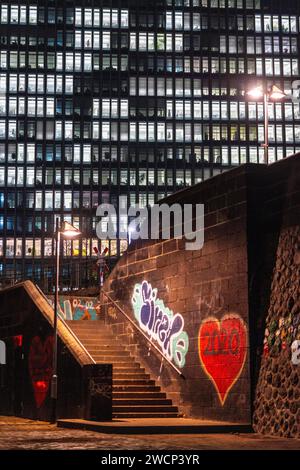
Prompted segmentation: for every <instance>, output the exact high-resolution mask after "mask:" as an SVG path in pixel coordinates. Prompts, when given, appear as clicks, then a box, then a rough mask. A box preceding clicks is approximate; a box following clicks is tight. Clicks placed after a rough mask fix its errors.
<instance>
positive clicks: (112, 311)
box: [107, 307, 118, 320]
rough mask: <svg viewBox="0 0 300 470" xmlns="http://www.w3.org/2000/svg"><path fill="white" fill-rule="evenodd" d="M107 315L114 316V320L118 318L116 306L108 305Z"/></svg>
mask: <svg viewBox="0 0 300 470" xmlns="http://www.w3.org/2000/svg"><path fill="white" fill-rule="evenodd" d="M107 315H108V316H109V317H110V318H112V319H113V320H116V319H117V318H118V315H117V311H116V309H115V307H108V312H107Z"/></svg>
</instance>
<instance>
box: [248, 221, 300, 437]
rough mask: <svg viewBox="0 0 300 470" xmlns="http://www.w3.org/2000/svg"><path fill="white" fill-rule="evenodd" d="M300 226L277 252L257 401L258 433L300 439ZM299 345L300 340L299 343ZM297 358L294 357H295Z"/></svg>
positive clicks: (287, 234)
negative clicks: (294, 347) (295, 350)
mask: <svg viewBox="0 0 300 470" xmlns="http://www.w3.org/2000/svg"><path fill="white" fill-rule="evenodd" d="M299 278H300V227H299V226H297V227H293V228H289V229H285V230H283V232H282V234H281V236H280V240H279V244H278V250H277V259H276V266H275V270H274V275H273V282H272V288H271V299H270V307H269V310H268V315H267V318H266V329H265V335H264V341H263V358H262V362H261V369H260V375H259V380H258V384H257V394H256V399H255V403H254V406H255V412H254V427H255V430H256V431H259V432H263V433H266V434H276V435H280V436H285V437H300V346H299V351H298V354H299V359H298V360H297V358H296V357H295V358H293V359H292V357H291V348H292V345H293V344H295V343H294V342H295V341H297V340H300V295H299ZM299 345H300V341H299ZM294 356H295V354H294Z"/></svg>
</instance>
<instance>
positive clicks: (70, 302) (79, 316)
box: [50, 297, 100, 320]
mask: <svg viewBox="0 0 300 470" xmlns="http://www.w3.org/2000/svg"><path fill="white" fill-rule="evenodd" d="M50 303H51V305H52V307H53V306H54V301H53V299H51V300H50ZM58 310H59V312H58V313H59V315H60V316H61V317H62V318H63V319H64V320H97V319H98V315H99V313H100V302H99V300H98V299H97V298H76V297H60V298H59V306H58Z"/></svg>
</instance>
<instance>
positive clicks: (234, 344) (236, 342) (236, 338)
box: [229, 328, 241, 356]
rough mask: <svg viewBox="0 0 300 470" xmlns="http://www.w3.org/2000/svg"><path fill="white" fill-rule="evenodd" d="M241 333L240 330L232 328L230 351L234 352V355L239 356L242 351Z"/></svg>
mask: <svg viewBox="0 0 300 470" xmlns="http://www.w3.org/2000/svg"><path fill="white" fill-rule="evenodd" d="M240 343H241V339H240V335H239V332H238V330H236V329H235V328H233V329H232V331H231V334H230V339H229V349H230V353H231V354H233V355H234V356H238V354H239V352H240Z"/></svg>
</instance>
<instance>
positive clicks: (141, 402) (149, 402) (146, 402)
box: [113, 397, 172, 411]
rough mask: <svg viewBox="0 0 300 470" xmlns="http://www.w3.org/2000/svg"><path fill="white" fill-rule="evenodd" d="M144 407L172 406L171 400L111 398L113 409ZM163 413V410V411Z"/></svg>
mask: <svg viewBox="0 0 300 470" xmlns="http://www.w3.org/2000/svg"><path fill="white" fill-rule="evenodd" d="M136 406H140V407H144V406H150V407H151V406H172V400H166V399H163V398H152V399H151V398H134V399H133V398H128V399H126V398H124V399H122V398H114V397H113V409H115V408H116V407H128V408H130V409H131V408H132V407H136ZM164 411H165V410H164Z"/></svg>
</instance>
